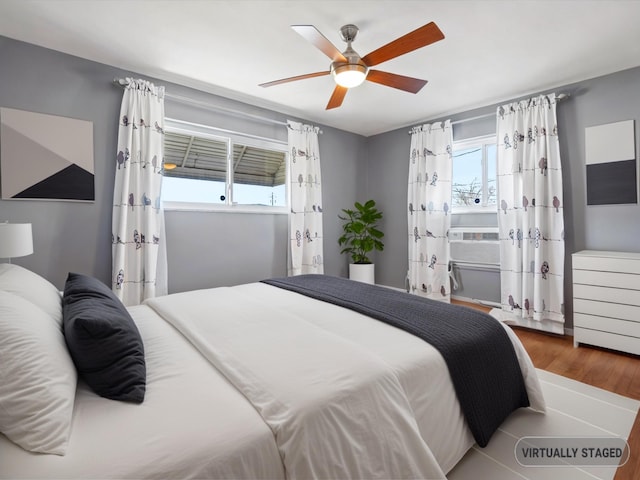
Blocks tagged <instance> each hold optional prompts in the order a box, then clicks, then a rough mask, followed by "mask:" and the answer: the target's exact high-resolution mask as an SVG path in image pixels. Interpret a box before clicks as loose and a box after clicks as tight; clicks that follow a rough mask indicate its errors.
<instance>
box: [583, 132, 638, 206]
mask: <svg viewBox="0 0 640 480" xmlns="http://www.w3.org/2000/svg"><path fill="white" fill-rule="evenodd" d="M585 159H586V164H587V205H613V204H624V203H638V169H637V160H636V141H635V123H634V121H633V120H626V121H623V122H616V123H609V124H606V125H598V126H595V127H587V128H585Z"/></svg>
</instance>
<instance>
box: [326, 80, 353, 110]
mask: <svg viewBox="0 0 640 480" xmlns="http://www.w3.org/2000/svg"><path fill="white" fill-rule="evenodd" d="M347 90H349V89H348V88H346V87H341V86H340V85H336V88H335V89H334V90H333V93H332V94H331V98H330V99H329V103H327V108H326V109H325V110H331V109H332V108H338V107H339V106H340V105H342V101H343V100H344V96H345V95H346V94H347Z"/></svg>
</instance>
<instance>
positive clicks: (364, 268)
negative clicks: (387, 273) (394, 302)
mask: <svg viewBox="0 0 640 480" xmlns="http://www.w3.org/2000/svg"><path fill="white" fill-rule="evenodd" d="M349 278H350V279H351V280H356V281H357V282H363V283H371V284H374V283H376V280H375V265H374V264H373V263H350V264H349Z"/></svg>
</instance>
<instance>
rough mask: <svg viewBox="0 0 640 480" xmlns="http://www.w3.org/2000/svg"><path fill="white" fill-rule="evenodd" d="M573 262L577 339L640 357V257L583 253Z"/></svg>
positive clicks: (576, 342) (620, 254)
mask: <svg viewBox="0 0 640 480" xmlns="http://www.w3.org/2000/svg"><path fill="white" fill-rule="evenodd" d="M572 259H573V312H574V313H573V335H574V337H573V339H574V346H576V347H577V346H578V344H580V343H586V344H589V345H597V346H601V347H606V348H611V349H614V350H620V351H623V352H628V353H633V354H635V355H640V253H625V252H604V251H597V250H583V251H581V252H576V253H574V254H573V255H572Z"/></svg>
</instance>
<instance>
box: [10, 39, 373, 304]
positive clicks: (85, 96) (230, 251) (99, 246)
mask: <svg viewBox="0 0 640 480" xmlns="http://www.w3.org/2000/svg"><path fill="white" fill-rule="evenodd" d="M0 65H2V68H0V106H2V107H9V108H16V109H21V110H28V111H32V112H40V113H47V114H51V115H59V116H64V117H71V118H77V119H82V120H87V121H91V122H93V127H94V161H95V179H96V180H95V181H96V185H95V187H96V201H95V202H90V203H73V202H60V201H37V200H23V201H18V200H0V221H10V222H31V223H32V224H33V234H34V254H33V255H30V256H27V257H22V258H16V259H13V262H14V263H17V264H19V265H23V266H25V267H27V268H29V269H31V270H33V271H35V272H36V273H39V274H41V275H42V276H44V277H45V278H47V279H49V280H50V281H52V282H53V283H54V284H55V285H56V286H57V287H58V288H62V287H63V286H64V281H65V279H66V275H67V272H69V271H76V272H82V273H86V274H89V275H93V276H95V277H97V278H99V279H101V280H102V281H104V282H105V283H110V277H111V208H112V207H111V205H112V198H113V182H114V174H115V146H116V142H117V125H118V117H119V112H120V104H121V101H122V89H120V88H118V87H116V86H114V85H113V84H112V80H113V78H122V77H127V76H133V77H140V75H138V74H136V73H135V72H126V71H122V70H120V69H116V68H114V67H110V66H108V65H103V64H99V63H95V62H91V61H88V60H84V59H81V58H78V57H73V56H70V55H66V54H62V53H59V52H55V51H52V50H48V49H45V48H41V47H37V46H34V45H29V44H26V43H22V42H18V41H15V40H12V39H8V38H5V37H0ZM143 78H148V77H144V76H143ZM149 80H152V81H154V82H155V83H156V84H161V85H165V86H166V88H167V92H169V93H171V94H172V95H179V96H183V97H187V98H191V99H194V100H196V101H200V102H206V103H209V104H214V105H217V106H221V107H224V108H231V109H234V110H240V111H243V112H246V113H250V114H255V115H259V116H262V117H268V118H272V119H275V120H278V121H284V120H286V119H287V118H290V117H287V116H285V115H283V114H280V113H278V112H273V111H269V110H264V109H260V108H257V107H254V106H251V105H247V104H243V103H240V102H235V101H232V100H229V99H226V98H222V97H219V96H215V95H210V94H206V93H204V92H201V91H197V90H193V89H190V88H187V87H184V86H180V85H176V84H171V83H167V82H162V81H157V80H154V79H153V78H149ZM165 113H166V115H167V117H170V118H174V119H178V120H186V121H191V122H195V123H202V124H206V125H211V126H216V127H221V128H225V129H228V130H233V131H239V132H243V133H249V134H253V135H259V136H263V137H268V138H275V139H279V140H286V138H287V132H286V128H285V127H283V126H282V125H274V124H272V123H264V122H259V121H254V120H249V119H247V118H246V117H242V116H237V115H229V114H221V113H216V112H215V111H213V110H211V109H207V108H202V107H198V106H194V105H191V104H184V103H180V102H177V101H175V100H171V99H170V98H168V99H167V100H166V102H165ZM293 119H294V120H301V121H304V119H296V118H293ZM320 127H321V129H322V130H323V132H324V133H323V135H321V136H320V151H321V155H322V180H323V197H324V206H323V207H324V208H323V210H324V212H325V220H324V236H325V242H324V244H325V245H324V246H325V249H324V254H325V271H326V273H328V274H331V275H346V272H347V263H348V260H347V258H346V257H345V256H344V255H340V254H339V247H338V244H337V238H338V235H339V230H340V224H339V221H338V219H337V215H338V212H339V210H340V208H343V207H346V206H349V205H351V204H353V202H354V201H355V200H356V199H357V195H358V190H361V191H364V183H363V181H362V179H361V178H360V176H359V175H358V174H357V172H358V171H361V167H362V166H363V162H364V156H363V155H364V149H365V148H364V147H365V142H366V139H365V138H364V137H361V136H359V135H355V134H351V133H347V132H343V131H340V130H336V129H333V128H329V127H325V126H322V125H320ZM166 235H167V260H168V269H169V289H170V291H171V292H176V291H184V290H189V289H193V288H205V287H210V286H218V285H229V284H236V283H244V282H250V281H256V280H260V279H262V278H265V277H270V276H279V275H285V274H286V238H287V216H286V215H257V214H233V213H212V212H182V211H169V212H167V213H166ZM256 240H258V241H256Z"/></svg>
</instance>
